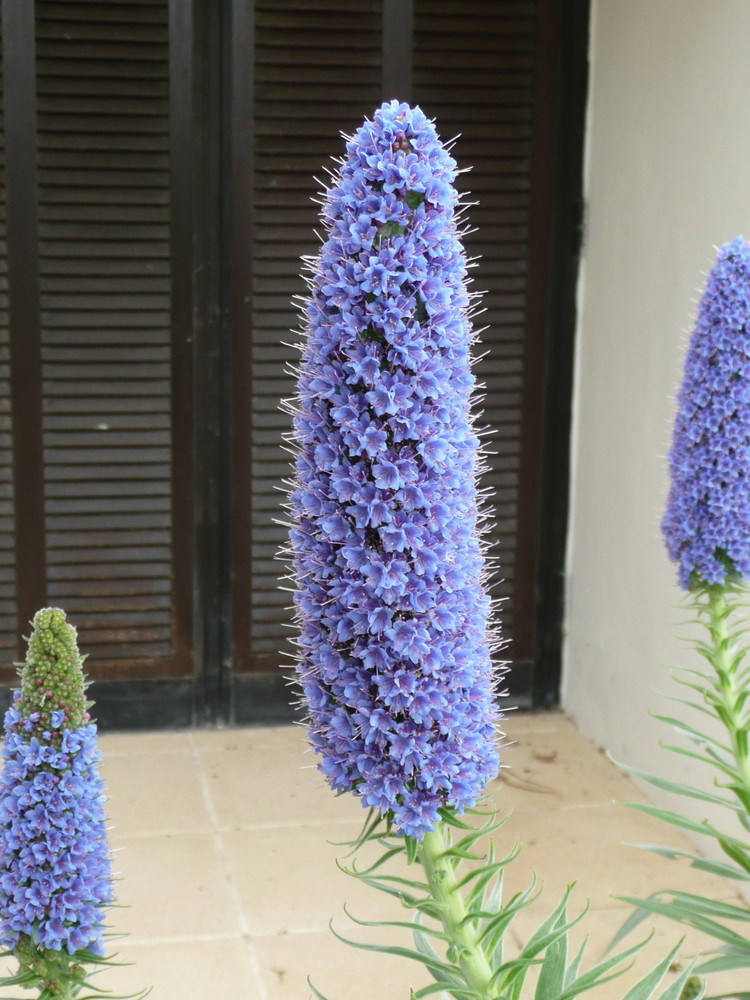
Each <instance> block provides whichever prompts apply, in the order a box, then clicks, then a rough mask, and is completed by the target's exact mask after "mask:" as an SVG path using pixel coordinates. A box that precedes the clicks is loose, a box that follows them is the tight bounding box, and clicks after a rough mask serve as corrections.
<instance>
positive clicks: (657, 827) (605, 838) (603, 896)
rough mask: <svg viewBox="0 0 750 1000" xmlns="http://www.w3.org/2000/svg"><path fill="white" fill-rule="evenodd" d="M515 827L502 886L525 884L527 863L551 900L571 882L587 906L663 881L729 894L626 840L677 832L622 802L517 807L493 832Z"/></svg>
mask: <svg viewBox="0 0 750 1000" xmlns="http://www.w3.org/2000/svg"><path fill="white" fill-rule="evenodd" d="M516 832H518V834H519V836H520V837H521V840H522V843H523V849H522V851H521V854H520V857H519V858H518V859H517V860H516V861H515V862H514V864H513V867H512V869H511V870H510V871H509V872H508V875H507V881H508V887H509V889H510V888H511V887H513V888H514V889H518V888H521V887H522V886H524V885H525V884H527V883H528V878H529V875H530V872H531V870H532V869H533V870H534V871H535V872H536V874H537V876H538V878H539V880H540V881H543V882H544V884H545V886H546V892H547V893H549V894H550V895H551V896H553V897H554V898H556V899H559V898H560V896H561V895H562V893H563V892H564V890H565V887H566V885H568V884H569V883H571V882H576V883H577V887H578V891H579V892H580V894H581V895H582V897H583V898H584V899H588V900H589V902H590V904H591V906H592V907H593V908H595V909H602V908H606V907H609V906H617V905H619V904H618V902H617V900H616V899H615V898H614V897H616V896H621V895H630V896H647V895H649V894H650V893H651V892H653V891H655V890H656V889H659V888H664V887H665V883H669V884H670V885H671V884H679V885H680V886H681V887H683V888H684V889H686V890H688V891H692V892H699V893H707V894H714V895H716V896H719V897H721V898H729V897H730V896H731V894H732V891H731V889H730V888H729V887H728V886H727V884H726V883H725V882H724V881H723V880H721V879H717V878H715V877H714V876H711V875H708V874H707V873H705V872H699V871H695V870H694V869H690V868H689V867H688V866H687V865H685V864H683V863H681V862H668V861H666V860H665V859H664V858H660V857H658V856H657V855H655V854H652V853H651V852H649V851H643V850H639V849H637V848H635V847H631V846H628V844H632V843H654V844H659V843H665V844H676V843H679V838H676V837H675V836H674V835H673V834H672V832H671V831H670V830H669V829H666V828H665V827H664V826H663V824H661V823H659V822H658V821H657V820H654V819H652V818H651V817H649V816H644V815H642V814H641V813H639V812H636V811H634V810H631V809H625V808H624V807H623V806H617V805H613V806H597V807H596V808H590V809H562V810H559V811H557V812H550V811H548V810H528V811H524V812H521V811H520V810H519V811H517V812H515V813H514V814H513V815H512V816H511V818H510V820H509V822H508V823H507V824H506V825H505V827H504V828H503V830H502V831H500V834H501V835H502V837H503V840H504V842H506V843H507V841H508V838H509V836H511V835H514V834H515V833H516ZM624 842H626V843H624Z"/></svg>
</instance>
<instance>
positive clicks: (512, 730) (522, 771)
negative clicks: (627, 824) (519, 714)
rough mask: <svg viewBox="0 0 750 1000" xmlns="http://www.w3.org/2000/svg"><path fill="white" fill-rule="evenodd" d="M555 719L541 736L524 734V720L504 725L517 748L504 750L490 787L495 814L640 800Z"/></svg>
mask: <svg viewBox="0 0 750 1000" xmlns="http://www.w3.org/2000/svg"><path fill="white" fill-rule="evenodd" d="M531 718H535V716H532V717H531ZM556 719H557V724H556V726H555V727H554V728H553V727H551V726H549V727H548V728H544V729H541V730H534V729H529V728H526V726H527V725H528V723H526V722H525V720H523V722H524V724H523V725H518V722H517V721H516V720H512V721H509V722H508V724H507V726H506V731H507V735H508V738H509V740H513V741H515V742H513V743H511V744H510V745H509V746H507V747H505V748H504V749H503V750H502V752H501V760H502V764H503V769H502V770H501V772H500V777H499V780H498V781H497V782H495V783H493V786H492V787H493V789H494V790H495V801H496V804H497V808H498V810H500V811H507V810H510V809H519V808H523V809H560V808H566V807H570V806H581V805H598V804H602V805H608V804H610V803H612V802H613V801H629V800H635V801H639V802H640V801H642V800H643V796H642V795H641V793H640V792H638V791H637V790H636V788H635V786H634V785H633V783H632V782H631V781H630V779H629V778H628V777H627V775H625V773H624V772H622V771H620V770H619V769H618V768H616V767H615V766H614V765H613V764H612V762H611V761H610V760H609V759H608V758H607V757H606V756H605V755H604V754H603V753H602V752H601V751H599V750H597V748H596V747H595V746H594V745H593V744H592V743H591V742H590V740H587V739H586V738H585V737H584V736H582V735H581V734H580V733H579V732H578V730H577V729H576V728H575V727H574V726H573V725H572V723H571V722H570V721H569V720H568V719H566V718H565V717H563V716H557V717H556Z"/></svg>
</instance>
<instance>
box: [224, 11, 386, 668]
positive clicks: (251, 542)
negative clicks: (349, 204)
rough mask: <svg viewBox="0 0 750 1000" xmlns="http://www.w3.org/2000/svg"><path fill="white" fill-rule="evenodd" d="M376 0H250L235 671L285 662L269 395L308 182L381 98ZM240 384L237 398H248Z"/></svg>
mask: <svg viewBox="0 0 750 1000" xmlns="http://www.w3.org/2000/svg"><path fill="white" fill-rule="evenodd" d="M381 38H382V2H381V0H321V2H319V3H315V4H307V3H304V2H303V0H259V2H257V3H256V4H255V56H254V58H255V79H254V113H253V128H254V136H253V142H254V158H253V163H252V199H253V205H254V227H253V240H252V248H251V249H252V327H251V329H250V330H244V329H243V330H237V331H236V332H235V336H238V337H248V338H249V342H248V344H247V350H248V351H249V353H250V355H251V372H252V376H251V377H252V381H251V390H250V391H251V401H252V402H251V406H252V413H251V416H250V426H245V425H243V422H242V421H238V422H237V424H236V427H235V433H236V435H237V442H236V452H235V454H236V460H235V461H236V464H241V463H243V462H245V463H246V462H247V461H248V457H250V459H251V463H252V465H251V477H250V481H249V483H248V488H249V491H250V496H249V498H247V499H248V500H249V507H250V526H249V531H245V532H242V526H241V525H235V528H236V529H237V539H238V541H239V542H240V544H239V545H237V546H235V562H236V565H235V604H234V607H235V658H234V665H235V669H236V670H237V671H240V672H250V671H270V670H275V669H276V668H277V667H278V664H279V661H280V656H281V654H283V653H286V654H287V655H288V653H289V651H290V649H291V647H289V646H288V644H287V642H288V640H287V637H288V636H289V635H290V633H289V630H288V629H286V628H285V623H287V622H288V621H289V619H290V615H289V612H288V610H287V606H288V605H289V604H290V595H289V594H288V593H287V592H285V591H283V590H279V589H278V579H279V574H280V572H281V569H280V565H279V563H278V561H277V560H276V559H275V558H274V557H275V554H276V552H277V550H278V548H279V547H280V545H281V544H282V542H283V541H284V539H285V534H286V531H285V529H284V528H283V527H281V526H279V525H278V524H277V523H276V521H277V520H278V519H279V517H280V504H281V502H282V500H283V497H282V495H281V493H280V492H279V486H280V483H281V480H282V479H283V478H285V477H286V478H288V476H289V470H290V461H291V459H290V457H289V454H288V452H287V451H285V450H283V448H282V433H283V431H285V430H287V429H288V428H289V426H290V418H289V417H288V416H287V415H285V414H283V413H281V412H280V411H279V400H280V398H282V397H288V396H290V395H291V394H292V393H293V391H294V381H293V380H292V379H291V378H290V377H289V376H288V375H287V374H286V373H285V366H286V364H287V363H288V362H296V361H298V360H299V353H298V352H297V351H295V350H294V349H292V348H290V347H288V346H286V345H287V344H289V343H290V342H292V341H294V340H298V339H299V338H298V337H295V336H294V335H293V334H292V332H291V331H293V330H295V329H296V328H298V327H299V316H298V314H297V313H296V311H295V309H294V308H293V305H292V298H293V296H295V295H301V294H304V293H305V291H306V289H305V285H304V282H303V281H302V279H301V277H300V266H301V265H300V256H301V255H302V254H313V253H316V252H317V250H318V247H319V243H318V242H317V240H316V238H315V235H314V230H315V228H318V209H317V206H316V205H314V204H313V203H312V201H311V198H312V196H313V195H314V194H316V192H317V188H316V186H315V183H314V181H313V177H314V176H317V177H323V176H324V169H325V166H326V165H327V164H329V163H330V157H331V156H340V155H341V152H342V140H341V138H340V136H339V131H340V130H343V131H344V132H346V131H351V130H352V129H354V128H356V127H357V126H358V125H359V124H360V123H361V121H362V118H363V117H364V116H365V115H366V114H371V113H372V111H373V109H374V108H375V107H376V106H377V105H378V103H379V101H380V93H381ZM248 388H249V387H248V386H244V387H242V386H238V387H237V390H236V392H238V393H246V392H247V391H248Z"/></svg>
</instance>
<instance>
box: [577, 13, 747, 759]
mask: <svg viewBox="0 0 750 1000" xmlns="http://www.w3.org/2000/svg"><path fill="white" fill-rule="evenodd" d="M592 13H593V23H592V34H591V81H590V93H589V110H588V125H587V153H586V178H585V188H586V201H587V211H586V234H585V244H584V251H583V266H582V272H581V277H580V286H579V329H578V334H577V349H576V350H577V356H576V382H575V403H574V427H573V466H572V496H571V500H572V505H571V520H570V534H569V546H568V590H567V601H568V606H567V614H566V640H565V653H564V657H565V667H564V679H563V692H562V700H563V704H564V707H565V709H566V710H567V711H568V712H569V713H570V714H571V715H572V717H573V718H574V719H575V720H576V721H577V723H578V724H579V726H580V727H581V729H582V730H583V731H584V732H585V733H587V734H588V735H589V736H591V737H592V738H593V739H594V740H595V741H596V742H597V743H598V744H599V745H601V746H603V747H605V748H607V749H609V750H610V751H611V752H612V754H613V755H614V756H615V757H616V758H617V759H620V760H624V761H626V762H629V763H631V764H633V765H636V766H640V767H646V768H647V769H650V770H658V771H660V772H662V773H667V772H668V771H669V770H670V769H671V770H672V773H674V774H675V776H683V777H684V765H681V763H680V759H679V758H677V757H675V755H672V754H668V753H667V752H666V751H663V750H660V749H659V748H658V746H657V738H658V736H659V734H660V730H659V729H658V727H657V726H656V724H655V723H653V722H652V721H651V720H650V719H649V717H648V710H649V708H651V709H652V710H664V709H665V708H668V707H669V706H668V705H667V704H666V703H665V702H664V701H663V700H662V699H660V698H659V696H658V694H657V693H656V692H657V691H668V690H671V691H672V692H676V688H675V686H674V684H673V682H672V681H671V680H670V678H669V674H668V668H667V667H666V666H665V664H676V663H680V662H682V663H686V662H688V659H689V658H690V657H691V653H690V651H689V650H686V649H685V648H684V647H683V646H682V644H681V643H680V642H679V641H678V639H677V638H676V635H677V630H676V629H675V622H677V621H678V620H679V619H680V617H681V616H680V613H679V612H678V611H677V610H676V605H677V602H678V600H679V596H680V592H679V590H678V588H677V587H676V585H675V572H674V568H673V567H672V565H671V564H670V563H669V561H668V559H667V556H666V553H665V550H664V548H663V545H662V541H661V534H660V528H659V522H660V519H661V513H662V508H663V504H664V499H665V496H666V488H667V475H666V461H665V456H666V453H667V450H668V447H669V439H670V435H671V424H672V419H673V413H674V404H673V399H674V394H675V391H676V388H677V386H678V384H679V380H680V378H681V372H682V363H683V355H684V348H685V340H686V336H687V334H688V333H689V331H690V328H691V327H692V323H693V320H694V316H695V308H696V303H697V299H698V297H699V294H700V291H701V290H702V287H703V283H704V279H705V274H706V272H707V271H708V269H709V268H710V267H711V266H712V264H713V260H714V255H715V247H716V246H718V245H719V244H721V243H724V242H726V241H727V240H730V239H732V238H733V237H734V236H736V235H738V234H742V235H744V236H745V237H746V238H750V58H748V47H747V40H748V39H749V38H750V2H748V0H593V11H592ZM692 665H697V660H696V659H693V660H692Z"/></svg>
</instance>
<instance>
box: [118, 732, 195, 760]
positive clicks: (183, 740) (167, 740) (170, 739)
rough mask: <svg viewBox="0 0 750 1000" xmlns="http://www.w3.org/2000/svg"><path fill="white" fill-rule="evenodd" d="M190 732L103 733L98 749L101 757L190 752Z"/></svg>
mask: <svg viewBox="0 0 750 1000" xmlns="http://www.w3.org/2000/svg"><path fill="white" fill-rule="evenodd" d="M190 732H191V731H190V730H188V729H178V730H175V731H174V732H168V733H155V732H144V733H103V734H100V735H99V748H100V750H101V752H102V756H103V757H108V756H111V755H112V754H121V753H124V754H136V753H139V754H150V753H160V752H162V751H169V752H174V751H176V750H190V746H191V744H190Z"/></svg>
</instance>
